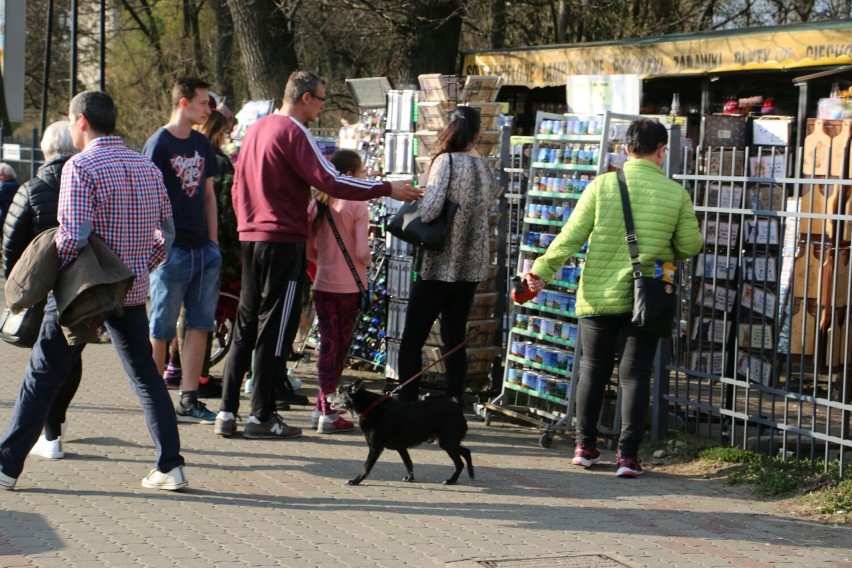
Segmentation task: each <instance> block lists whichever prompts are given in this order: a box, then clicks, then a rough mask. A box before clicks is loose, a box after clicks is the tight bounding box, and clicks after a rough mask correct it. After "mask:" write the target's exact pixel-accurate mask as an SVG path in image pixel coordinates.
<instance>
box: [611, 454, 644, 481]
mask: <svg viewBox="0 0 852 568" xmlns="http://www.w3.org/2000/svg"><path fill="white" fill-rule="evenodd" d="M616 464H617V465H618V471H616V472H615V475H617V476H618V477H636V476H638V475H642V474H643V473H645V471H644V470H643V469H642V464H640V463H639V458H638V457H637V458H636V459H633V458H626V457H624V456H616Z"/></svg>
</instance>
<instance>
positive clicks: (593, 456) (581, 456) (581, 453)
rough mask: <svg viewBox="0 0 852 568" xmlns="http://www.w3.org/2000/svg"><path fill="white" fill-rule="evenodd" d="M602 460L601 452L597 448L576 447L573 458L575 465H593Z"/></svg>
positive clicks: (572, 461)
mask: <svg viewBox="0 0 852 568" xmlns="http://www.w3.org/2000/svg"><path fill="white" fill-rule="evenodd" d="M600 460H601V452H600V450H598V449H597V448H588V447H586V446H577V447H576V448H575V449H574V459H573V460H571V463H572V464H573V465H581V466H583V467H592V466H593V465H595V464H596V463H598V462H599V461H600Z"/></svg>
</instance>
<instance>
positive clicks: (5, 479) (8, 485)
mask: <svg viewBox="0 0 852 568" xmlns="http://www.w3.org/2000/svg"><path fill="white" fill-rule="evenodd" d="M17 482H18V480H17V479H16V478H14V477H9V476H8V475H6V474H5V473H3V472H2V471H0V489H2V490H3V491H11V490H12V489H14V488H15V484H16V483H17Z"/></svg>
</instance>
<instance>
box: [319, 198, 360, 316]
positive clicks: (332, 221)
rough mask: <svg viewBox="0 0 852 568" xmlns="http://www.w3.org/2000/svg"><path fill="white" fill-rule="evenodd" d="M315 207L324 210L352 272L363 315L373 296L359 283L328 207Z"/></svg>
mask: <svg viewBox="0 0 852 568" xmlns="http://www.w3.org/2000/svg"><path fill="white" fill-rule="evenodd" d="M317 207H318V208H320V209H325V216H326V218H327V219H328V226H329V227H331V232H332V233H334V238H335V239H337V246H339V247H340V252H342V253H343V258H344V259H345V260H346V264H347V266H349V270H350V271H351V272H352V277H353V278H354V279H355V284H357V285H358V293H359V294H360V298H358V311H359V312H361V313H362V314H365V313H367V312H368V311H369V309H370V306H372V305H373V296H372V294H370V292H369V291H367V289H366V288H365V287H364V283H363V282H361V277H360V276H358V271H357V270H355V264H354V263H353V262H352V257H350V256H349V251H347V250H346V245H345V244H343V239H342V238H341V237H340V233H339V232H338V231H337V225H335V224H334V219H333V218H332V216H331V209H330V208H329V207H328V205H324V204H321V203H317Z"/></svg>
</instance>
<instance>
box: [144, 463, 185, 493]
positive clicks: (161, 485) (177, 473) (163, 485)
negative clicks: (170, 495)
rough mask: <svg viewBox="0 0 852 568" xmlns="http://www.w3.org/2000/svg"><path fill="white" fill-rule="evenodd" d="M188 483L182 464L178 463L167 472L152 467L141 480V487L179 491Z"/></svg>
mask: <svg viewBox="0 0 852 568" xmlns="http://www.w3.org/2000/svg"><path fill="white" fill-rule="evenodd" d="M187 485H189V481H187V479H186V474H185V473H184V472H183V466H182V465H179V466H177V467H176V468H174V469H172V470H171V471H169V472H168V473H163V472H162V471H160V470H157V469H152V470H151V473H149V474H148V475H146V476H145V479H143V480H142V487H147V488H148V489H165V490H166V491H179V490H181V489H183V488H184V487H186V486H187Z"/></svg>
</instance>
